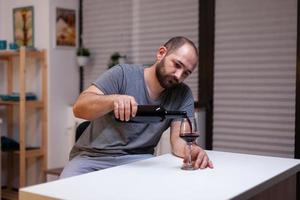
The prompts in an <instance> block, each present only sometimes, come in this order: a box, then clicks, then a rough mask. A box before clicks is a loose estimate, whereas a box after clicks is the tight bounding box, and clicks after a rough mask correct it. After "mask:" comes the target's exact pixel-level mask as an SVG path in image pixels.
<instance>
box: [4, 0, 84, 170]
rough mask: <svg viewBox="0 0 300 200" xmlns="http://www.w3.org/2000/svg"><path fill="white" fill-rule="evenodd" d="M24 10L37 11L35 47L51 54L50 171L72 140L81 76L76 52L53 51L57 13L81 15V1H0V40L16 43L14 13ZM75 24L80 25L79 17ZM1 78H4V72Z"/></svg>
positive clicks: (64, 155) (64, 157)
mask: <svg viewBox="0 0 300 200" xmlns="http://www.w3.org/2000/svg"><path fill="white" fill-rule="evenodd" d="M23 6H33V7H34V46H35V47H36V48H38V49H42V48H45V49H47V50H48V167H49V168H51V167H57V166H63V165H64V164H65V163H66V162H67V159H68V154H69V150H70V148H71V147H70V145H69V140H70V137H72V136H70V135H69V133H68V127H67V126H68V123H67V122H68V118H70V114H69V113H68V111H69V110H68V108H69V107H70V105H71V104H72V103H73V102H74V101H75V99H76V97H77V96H78V94H79V76H78V67H77V64H76V56H75V52H76V48H75V47H74V48H65V49H63V48H56V47H54V37H55V35H54V33H55V10H56V7H60V8H68V9H75V10H76V13H78V12H77V10H78V0H68V1H59V0H42V1H41V0H26V1H24V0H10V1H7V0H0V39H5V40H8V41H13V26H12V20H13V18H12V10H13V8H16V7H23ZM76 20H77V23H78V15H77V16H76ZM77 27H78V26H77ZM1 68H3V67H1ZM1 70H2V71H1ZM0 74H2V75H3V74H4V73H3V69H0ZM1 77H2V76H0V78H1ZM1 80H3V79H2V78H1ZM1 82H3V81H0V89H1V88H2V90H3V89H4V88H5V87H4V86H3V84H4V83H1ZM0 92H3V91H0Z"/></svg>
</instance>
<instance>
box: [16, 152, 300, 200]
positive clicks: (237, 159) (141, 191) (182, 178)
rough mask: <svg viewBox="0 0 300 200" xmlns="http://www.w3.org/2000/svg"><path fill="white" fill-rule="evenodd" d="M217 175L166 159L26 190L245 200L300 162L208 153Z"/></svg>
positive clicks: (118, 197)
mask: <svg viewBox="0 0 300 200" xmlns="http://www.w3.org/2000/svg"><path fill="white" fill-rule="evenodd" d="M207 153H208V155H209V157H210V159H211V160H212V161H213V162H214V169H204V170H195V171H184V170H181V169H180V167H181V164H182V160H181V159H180V158H177V157H175V156H173V155H170V154H166V155H163V156H158V157H154V158H151V159H147V160H143V161H139V162H135V163H131V164H127V165H122V166H118V167H113V168H109V169H106V170H101V171H97V172H92V173H88V174H84V175H80V176H76V177H71V178H67V179H62V180H58V181H53V182H49V183H45V184H40V185H35V186H31V187H27V188H22V189H21V190H20V197H21V199H25V198H24V197H26V195H29V196H27V197H30V198H31V199H32V198H33V196H31V195H35V196H34V197H35V199H44V198H38V197H50V199H51V198H57V199H72V200H73V199H89V200H90V199H97V200H98V199H104V200H122V199H123V200H160V199H161V200H168V199H170V200H177V199H186V200H196V199H197V200H199V199H218V200H221V199H232V198H238V199H245V198H248V197H251V196H253V195H255V194H257V193H259V192H261V191H263V190H264V189H266V188H268V187H270V186H272V185H274V184H276V183H278V182H280V181H282V180H284V179H286V178H287V177H290V176H292V175H294V174H295V173H296V172H298V171H299V170H300V160H296V159H287V158H277V157H266V156H255V155H247V154H236V153H225V152H217V151H207ZM46 199H47V198H46Z"/></svg>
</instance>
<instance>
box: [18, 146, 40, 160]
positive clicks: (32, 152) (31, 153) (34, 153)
mask: <svg viewBox="0 0 300 200" xmlns="http://www.w3.org/2000/svg"><path fill="white" fill-rule="evenodd" d="M13 153H14V154H16V155H20V151H13ZM43 155H44V153H43V150H42V149H40V148H34V149H26V152H25V156H26V158H34V157H40V156H43Z"/></svg>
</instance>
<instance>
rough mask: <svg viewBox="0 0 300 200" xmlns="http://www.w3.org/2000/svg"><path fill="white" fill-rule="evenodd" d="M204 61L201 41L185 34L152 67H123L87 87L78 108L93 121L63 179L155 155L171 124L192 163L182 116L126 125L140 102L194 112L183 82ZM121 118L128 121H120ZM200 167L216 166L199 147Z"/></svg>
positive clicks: (175, 148)
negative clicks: (182, 130) (200, 54)
mask: <svg viewBox="0 0 300 200" xmlns="http://www.w3.org/2000/svg"><path fill="white" fill-rule="evenodd" d="M197 61H198V51H197V48H196V47H195V45H194V44H193V43H192V42H191V41H190V40H189V39H187V38H185V37H174V38H171V39H170V40H169V41H168V42H167V43H166V44H165V45H163V46H161V47H160V48H159V49H158V51H157V54H156V62H155V63H154V64H153V65H152V66H150V67H143V66H139V65H117V66H115V67H113V68H111V69H110V70H108V71H107V72H106V73H104V74H103V75H102V76H100V77H99V78H98V80H96V81H95V82H94V83H93V84H92V85H91V86H90V87H88V88H87V89H86V90H85V91H83V92H82V93H81V94H80V96H79V97H78V99H77V101H76V102H75V105H74V107H73V112H74V115H75V116H76V117H79V118H83V119H86V120H89V121H91V124H90V125H89V127H88V128H87V129H86V130H85V132H84V133H83V135H82V136H81V137H80V138H79V140H78V141H77V143H76V144H75V145H74V147H73V149H72V151H71V154H70V159H71V160H70V162H69V163H68V165H67V166H66V167H65V169H64V171H63V172H62V174H61V178H64V177H69V176H74V175H79V174H83V173H87V172H91V171H95V170H99V169H105V168H108V167H112V166H116V165H121V164H125V163H129V162H133V161H137V160H141V159H145V158H149V157H152V156H153V155H152V154H153V151H154V147H155V146H156V145H157V143H158V141H159V139H160V137H161V134H162V133H163V132H164V131H165V130H166V129H167V128H168V127H169V126H171V138H170V139H171V146H172V152H173V153H174V154H175V155H177V156H180V157H182V158H184V163H186V161H187V148H186V143H185V142H184V141H183V140H182V139H181V138H179V129H180V120H164V121H163V122H160V123H152V124H146V123H145V124H144V123H142V124H135V123H124V122H126V121H128V120H129V119H130V118H131V117H134V116H135V114H136V112H137V105H143V104H145V105H146V104H154V105H161V106H163V107H164V108H165V109H167V110H182V111H186V112H187V114H188V116H189V117H193V116H194V100H193V96H192V93H191V90H190V89H189V87H188V86H187V85H185V84H184V83H182V82H183V80H184V79H186V78H187V77H188V76H189V75H190V74H191V73H192V71H194V69H195V67H196V65H197ZM116 118H117V119H119V120H121V121H124V122H118V121H117V120H116ZM192 157H193V160H194V167H195V168H201V169H203V168H206V167H209V168H213V164H212V162H211V161H210V160H209V159H208V156H207V155H206V153H205V151H204V150H203V149H201V148H200V147H199V146H197V145H196V144H194V145H193V149H192Z"/></svg>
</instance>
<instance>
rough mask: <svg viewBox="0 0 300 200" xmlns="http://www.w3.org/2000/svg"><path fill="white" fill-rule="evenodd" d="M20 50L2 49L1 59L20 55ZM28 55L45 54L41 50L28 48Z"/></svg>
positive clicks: (38, 55) (39, 55) (40, 55)
mask: <svg viewBox="0 0 300 200" xmlns="http://www.w3.org/2000/svg"><path fill="white" fill-rule="evenodd" d="M19 56H20V51H0V59H4V60H6V59H9V58H12V57H19ZM26 56H27V57H34V58H42V56H43V54H42V52H41V51H35V50H28V49H27V50H26Z"/></svg>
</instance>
